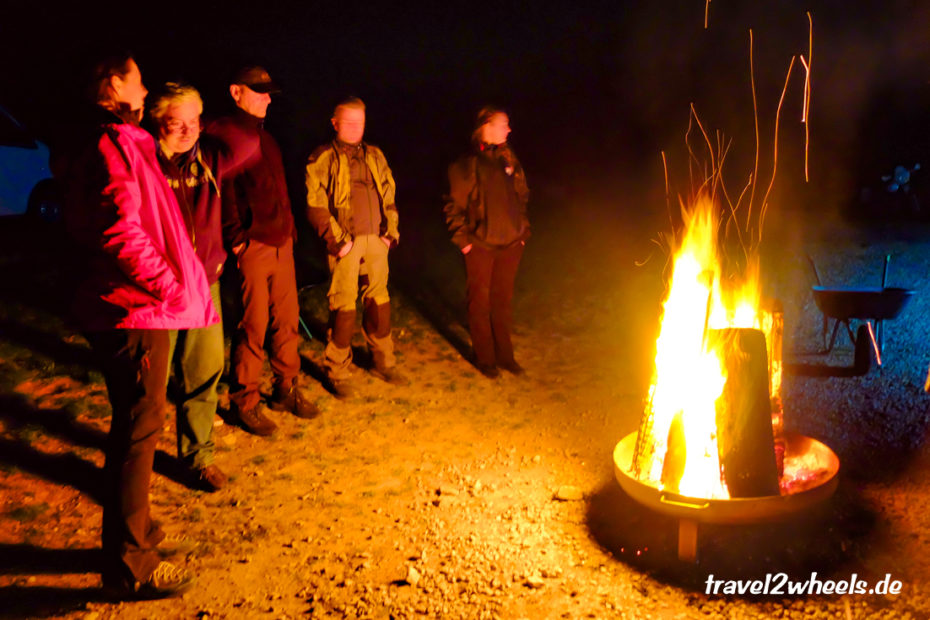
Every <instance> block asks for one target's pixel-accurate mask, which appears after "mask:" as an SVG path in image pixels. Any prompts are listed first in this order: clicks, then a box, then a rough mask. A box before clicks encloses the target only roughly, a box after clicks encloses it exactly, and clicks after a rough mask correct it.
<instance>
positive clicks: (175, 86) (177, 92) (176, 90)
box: [149, 82, 203, 125]
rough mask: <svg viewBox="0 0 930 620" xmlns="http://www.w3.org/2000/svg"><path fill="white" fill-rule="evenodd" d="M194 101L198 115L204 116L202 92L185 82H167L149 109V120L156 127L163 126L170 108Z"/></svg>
mask: <svg viewBox="0 0 930 620" xmlns="http://www.w3.org/2000/svg"><path fill="white" fill-rule="evenodd" d="M188 101H193V102H195V103H196V104H197V113H198V114H203V99H201V97H200V92H199V91H198V90H197V89H196V88H194V87H193V86H191V85H190V84H184V83H183V82H167V83H166V84H165V85H164V86H163V87H162V88H161V89H160V90H159V91H158V94H157V96H156V97H155V101H153V102H152V105H151V107H150V108H149V118H151V119H152V122H154V123H155V124H156V125H160V124H161V119H162V118H164V116H165V114H167V113H168V108H170V107H171V106H173V105H178V104H181V103H186V102H188Z"/></svg>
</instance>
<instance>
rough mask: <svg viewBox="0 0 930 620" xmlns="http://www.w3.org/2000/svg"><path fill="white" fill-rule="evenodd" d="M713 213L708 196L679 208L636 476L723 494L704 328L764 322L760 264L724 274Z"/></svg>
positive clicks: (714, 357)
mask: <svg viewBox="0 0 930 620" xmlns="http://www.w3.org/2000/svg"><path fill="white" fill-rule="evenodd" d="M716 213H717V209H716V207H715V205H714V204H713V203H712V201H711V200H710V199H709V198H707V197H702V198H699V199H698V201H697V203H696V204H695V206H694V207H693V208H692V209H690V210H686V211H685V212H684V213H683V216H684V220H685V227H684V234H683V236H682V238H681V243H680V245H679V246H678V248H677V249H674V263H673V268H672V275H671V281H670V286H669V291H668V296H667V298H666V299H665V301H664V303H663V315H662V326H661V329H660V332H659V337H658V339H657V340H656V357H655V374H654V379H653V384H652V386H651V388H650V392H649V403H648V404H647V412H646V413H647V415H651V416H652V423H651V425H650V426H651V429H650V434H651V435H652V437H651V446H650V447H649V453H648V454H646V455H641V456H644V457H645V459H644V460H643V459H642V458H641V459H640V463H641V464H643V465H644V466H643V467H641V468H640V473H639V477H640V479H641V480H644V481H647V482H650V483H652V484H655V485H656V486H657V487H658V488H659V489H666V490H671V491H674V492H677V493H679V494H681V495H686V496H689V497H706V498H712V499H725V498H728V497H729V493H728V491H727V489H726V484H725V482H724V481H723V479H722V477H721V473H720V461H719V455H718V447H717V428H716V411H717V399H719V398H720V396H721V394H722V393H723V388H724V385H725V383H726V375H725V373H724V370H723V368H724V365H723V363H722V361H721V360H720V358H719V357H718V353H717V351H716V350H714V349H712V348H711V347H709V346H708V343H707V331H708V329H723V328H727V327H755V328H765V327H766V326H765V325H763V323H764V321H762V320H761V313H760V310H759V308H760V286H759V269H758V261H757V260H750V264H749V266H748V267H746V268H744V269H743V270H742V273H741V274H739V277H735V276H734V275H733V274H728V273H725V270H724V265H723V261H722V260H721V256H720V254H719V249H718V244H717V231H718V218H717V215H716ZM670 481H674V482H670Z"/></svg>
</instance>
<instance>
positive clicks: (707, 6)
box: [704, 0, 710, 30]
mask: <svg viewBox="0 0 930 620" xmlns="http://www.w3.org/2000/svg"><path fill="white" fill-rule="evenodd" d="M709 13H710V0H707V1H706V2H705V3H704V30H707V17H708V15H709Z"/></svg>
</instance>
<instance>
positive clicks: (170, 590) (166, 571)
mask: <svg viewBox="0 0 930 620" xmlns="http://www.w3.org/2000/svg"><path fill="white" fill-rule="evenodd" d="M192 585H194V576H193V575H192V574H191V573H190V572H188V571H186V570H184V569H183V568H181V567H179V566H175V565H174V564H172V563H170V562H159V563H158V566H156V567H155V571H154V572H153V573H152V575H151V577H149V578H148V579H146V580H145V581H143V582H141V583H137V584H136V590H135V592H134V595H135V598H140V599H155V598H168V597H170V596H178V595H180V594H183V593H184V592H186V591H187V590H189V589H190V587H191V586H192Z"/></svg>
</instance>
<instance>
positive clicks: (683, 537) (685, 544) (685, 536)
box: [678, 519, 698, 562]
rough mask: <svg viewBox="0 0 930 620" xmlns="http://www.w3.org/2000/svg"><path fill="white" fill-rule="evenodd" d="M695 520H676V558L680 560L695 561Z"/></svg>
mask: <svg viewBox="0 0 930 620" xmlns="http://www.w3.org/2000/svg"><path fill="white" fill-rule="evenodd" d="M697 535H698V524H697V521H692V520H691V519H679V521H678V559H679V560H681V561H682V562H697Z"/></svg>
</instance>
